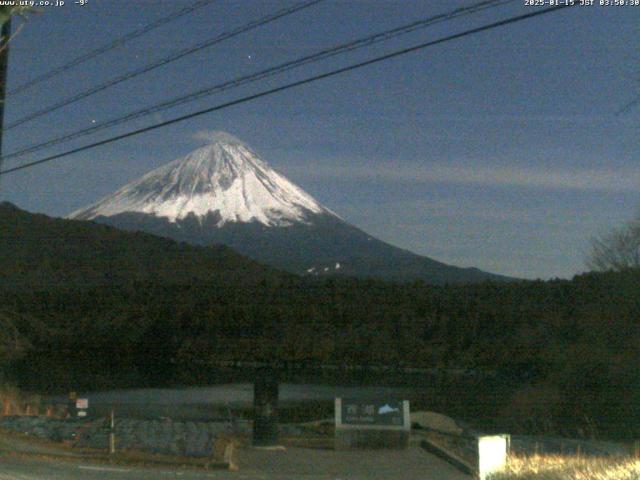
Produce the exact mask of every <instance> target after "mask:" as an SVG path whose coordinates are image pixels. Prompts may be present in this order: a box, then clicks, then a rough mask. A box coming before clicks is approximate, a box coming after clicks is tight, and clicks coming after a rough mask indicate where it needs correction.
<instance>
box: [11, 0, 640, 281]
mask: <svg viewBox="0 0 640 480" xmlns="http://www.w3.org/2000/svg"><path fill="white" fill-rule="evenodd" d="M190 3H191V2H187V1H151V0H132V1H124V0H117V1H116V0H88V3H87V4H86V5H84V6H79V5H74V4H73V0H67V2H66V5H65V6H63V7H43V8H42V13H41V14H38V15H32V16H30V17H29V20H28V21H27V22H26V23H25V24H24V26H23V27H22V29H21V31H20V32H19V33H18V34H17V35H16V36H15V38H14V39H13V41H12V44H11V51H10V60H9V63H10V66H9V79H8V88H9V89H11V88H14V87H15V86H18V85H20V84H21V83H23V82H25V81H27V80H29V79H31V78H33V77H35V76H37V75H39V74H41V73H44V72H46V71H48V70H50V69H51V68H54V67H57V66H59V65H62V64H64V63H65V62H67V61H69V60H71V59H73V58H74V57H76V56H78V55H81V54H83V53H85V52H87V51H89V50H91V49H94V48H96V47H99V46H101V45H103V44H105V43H109V42H110V41H112V40H113V39H115V38H117V37H119V36H121V35H124V34H125V33H127V32H129V31H131V30H134V29H136V28H139V27H141V26H143V25H146V24H148V23H150V22H152V21H153V20H154V19H158V18H160V17H162V16H165V15H167V14H168V13H169V12H171V11H174V10H177V9H179V8H180V6H186V5H189V4H190ZM293 3H294V2H293V1H290V0H287V1H279V0H278V1H276V0H273V1H251V0H227V1H224V0H219V1H217V2H213V3H212V4H210V5H208V6H206V7H204V8H202V9H200V10H198V11H197V12H195V13H192V14H190V15H187V16H184V17H182V18H180V19H178V20H176V21H174V22H172V23H170V24H168V25H165V26H163V27H162V28H159V29H157V30H155V31H153V32H151V33H150V34H148V35H145V36H143V37H140V38H138V39H136V40H135V41H132V42H130V43H128V44H127V45H126V46H124V47H121V48H118V49H116V50H113V51H111V52H109V53H107V54H105V55H102V56H99V57H97V58H96V59H94V60H92V61H90V62H87V63H85V64H83V65H81V66H79V67H77V68H74V69H72V70H70V71H69V72H67V73H66V74H64V75H61V76H59V77H56V78H54V79H51V80H48V81H47V82H45V83H43V84H41V85H38V86H37V87H34V88H32V89H30V90H28V91H26V92H24V93H21V94H17V95H13V96H10V97H9V98H8V99H7V101H6V112H5V115H6V117H5V124H6V123H10V122H12V121H15V120H17V119H19V118H21V117H23V116H25V115H27V114H29V113H31V112H33V111H36V110H39V109H41V108H43V107H46V106H48V105H50V104H52V103H55V102H57V101H59V100H61V99H64V98H66V97H68V96H71V95H73V94H75V93H78V92H80V91H83V90H85V89H87V88H90V87H91V86H93V85H96V84H98V83H101V82H103V81H105V80H108V79H110V78H112V77H115V76H117V75H119V74H121V73H123V72H126V71H129V70H132V69H135V68H137V67H139V66H142V65H144V64H145V63H148V62H150V61H152V60H155V59H158V58H161V57H163V56H165V55H167V54H169V53H170V52H172V51H175V50H177V49H180V48H184V47H187V46H190V45H192V44H195V43H198V42H201V41H204V40H206V39H208V38H210V37H213V36H215V35H216V34H218V33H220V32H222V31H226V30H230V29H233V28H235V27H237V26H240V25H243V24H246V23H247V22H249V21H252V20H255V19H257V18H260V17H262V16H264V15H267V14H268V13H270V12H273V11H275V10H277V9H280V8H283V7H286V6H288V5H292V4H293ZM470 3H472V2H469V1H466V2H463V1H452V0H451V1H440V0H433V1H426V0H424V1H408V0H407V1H404V0H403V1H400V0H395V1H392V0H375V1H374V0H349V1H345V0H325V1H324V2H322V3H320V4H318V5H315V6H313V7H310V8H308V9H306V10H304V11H301V12H298V13H296V14H293V15H291V16H289V17H286V18H284V19H281V20H279V21H277V22H274V23H272V24H270V25H267V26H264V27H261V28H259V29H256V30H254V31H252V32H249V33H247V34H244V35H241V36H239V37H236V38H234V39H231V40H228V41H225V42H224V43H221V44H219V45H217V46H214V47H212V48H209V49H206V50H204V51H201V52H199V53H197V54H195V55H192V56H189V57H187V58H184V59H181V60H179V61H176V62H174V63H172V64H169V65H166V66H164V67H161V68H159V69H157V70H155V71H153V72H151V73H150V74H147V75H144V76H143V77H139V78H137V79H134V80H131V81H128V82H124V83H122V84H120V85H118V86H115V87H113V88H110V89H107V90H105V91H104V92H101V93H99V94H97V95H95V96H92V97H90V98H87V99H85V100H82V101H80V102H78V103H76V104H74V105H71V106H68V107H65V108H63V109H61V110H59V111H57V112H54V113H52V114H50V115H47V116H43V117H41V118H39V119H37V120H35V121H32V122H29V123H26V124H25V125H22V126H20V127H17V128H15V129H12V130H9V131H7V132H6V133H5V140H4V142H5V144H4V146H3V150H4V153H11V152H13V151H15V150H18V149H20V148H22V147H25V146H29V145H31V144H34V143H38V142H41V141H44V140H48V139H50V138H53V137H56V136H59V135H61V134H64V133H67V132H72V131H75V130H78V129H81V128H85V127H88V126H91V125H92V122H94V121H95V122H100V121H103V120H107V119H110V118H114V117H117V116H120V115H123V114H125V113H128V112H130V111H132V110H135V109H138V108H142V107H145V106H148V105H153V104H155V103H158V102H161V101H163V100H166V99H169V98H173V97H174V96H177V95H181V94H186V93H189V92H190V91H192V90H197V89H199V88H203V87H206V86H209V85H215V84H217V83H220V82H222V81H225V80H228V79H231V78H235V77H238V76H241V75H245V74H248V73H252V72H254V71H257V70H259V69H262V68H266V67H268V66H271V65H274V64H277V63H281V62H284V61H286V60H290V59H293V58H296V57H299V56H302V55H305V54H309V53H312V52H314V51H316V50H319V49H321V48H323V47H328V46H332V45H335V44H338V43H341V42H346V41H349V40H352V39H356V38H358V37H362V36H365V35H367V34H371V33H374V32H378V31H382V30H385V29H389V28H393V27H395V26H399V25H402V24H405V23H409V22H411V21H415V20H418V19H420V18H423V17H427V16H430V15H434V14H437V13H442V12H445V11H447V10H451V9H453V8H454V7H456V6H460V5H468V4H470ZM595 3H596V4H597V3H599V2H598V0H596V2H595ZM535 8H537V7H529V6H526V5H525V0H520V1H515V2H512V3H510V4H509V5H506V6H502V7H499V8H496V9H492V10H488V11H486V12H483V13H480V14H477V15H473V16H470V17H465V18H463V19H456V20H453V21H450V22H446V23H441V24H438V25H436V26H434V27H432V28H428V29H425V30H420V31H418V32H414V33H412V34H409V35H406V36H404V37H401V38H399V39H395V40H393V41H390V42H387V43H384V44H380V45H377V46H374V47H372V48H368V49H364V50H361V51H358V52H354V53H351V54H347V55H343V56H340V57H337V58H334V59H330V60H327V61H324V62H320V63H318V64H315V65H312V66H307V67H304V68H301V69H298V70H295V71H293V72H289V73H287V74H284V75H281V76H278V77H274V78H272V79H270V80H267V81H263V82H260V83H257V84H252V85H248V86H244V87H241V88H238V89H235V90H230V91H227V92H224V93H222V94H217V95H213V96H211V97H207V98H204V99H200V100H198V101H196V102H193V103H190V104H187V105H183V106H180V107H177V108H174V109H172V110H169V111H166V112H162V113H159V114H154V115H152V116H150V117H148V118H144V119H139V120H136V121H134V122H132V123H130V124H126V125H122V126H119V127H116V128H113V129H110V130H106V131H103V132H101V133H99V134H96V135H93V136H91V137H86V138H84V139H82V140H75V141H73V142H70V143H68V144H65V145H61V146H58V147H55V148H52V149H50V150H46V151H42V152H39V153H35V154H32V155H29V156H25V157H22V158H20V159H16V160H11V161H8V162H7V163H6V164H5V165H4V167H5V168H9V167H12V166H15V165H18V164H19V163H22V162H26V161H30V160H37V159H38V158H41V157H42V156H44V155H47V154H51V153H57V152H62V151H64V150H67V149H69V148H72V147H75V146H80V145H83V144H85V143H89V142H91V141H95V140H99V139H102V138H107V137H109V136H112V135H114V134H118V133H123V132H126V131H128V130H131V129H134V128H139V127H142V126H146V125H150V124H152V123H156V122H158V121H161V120H166V119H169V118H173V117H175V116H178V115H181V114H185V113H188V112H191V111H194V110H198V109H202V108H206V107H207V106H212V105H215V104H218V103H223V102H224V101H229V100H233V99H235V98H239V97H242V96H245V95H249V94H252V93H255V92H258V91H261V90H263V89H267V88H271V87H274V86H277V85H280V84H283V83H286V82H289V81H294V80H297V79H301V78H304V77H307V76H310V75H313V74H317V73H321V72H323V71H327V70H330V69H333V68H337V67H340V66H344V65H348V64H350V63H354V62H357V61H361V60H364V59H367V58H371V57H374V56H377V55H380V54H383V53H386V52H390V51H392V50H395V49H398V48H401V47H406V46H409V45H413V44H417V43H422V42H425V41H427V40H429V39H435V38H438V37H441V36H446V35H450V34H453V33H456V32H459V31H462V30H464V29H467V28H472V27H475V26H479V25H482V24H484V23H489V22H491V21H495V20H498V19H503V18H507V17H509V16H513V15H517V14H522V13H526V12H531V11H534V9H535ZM21 23H22V22H21V21H19V20H18V21H15V22H14V25H13V27H14V31H15V30H16V28H17V27H18V26H19V25H20V24H21ZM639 26H640V6H638V7H630V6H627V7H617V6H608V7H605V6H592V7H574V8H570V9H564V10H562V11H559V12H554V13H551V14H549V15H545V16H542V17H538V18H533V19H531V20H527V21H525V22H522V23H516V24H513V25H508V26H505V27H502V28H499V29H495V30H492V31H489V32H483V33H479V34H477V35H473V36H469V37H465V38H463V39H460V40H455V41H452V42H448V43H445V44H441V45H438V46H436V47H433V48H429V49H426V50H423V51H420V52H416V53H412V54H409V55H406V56H403V57H400V58H396V59H393V60H389V61H387V62H383V63H380V64H377V65H374V66H370V67H366V68H363V69H360V70H357V71H353V72H350V73H348V74H345V75H341V76H338V77H333V78H331V79H327V80H323V81H320V82H316V83H313V84H309V85H305V86H302V87H299V88H296V89H292V90H288V91H286V92H282V93H279V94H276V95H273V96H270V97H267V98H262V99H259V100H256V101H253V102H249V103H245V104H242V105H238V106H235V107H231V108H228V109H225V110H222V111H219V112H215V113H212V114H208V115H205V116H202V117H198V118H196V119H192V120H190V121H187V122H183V123H180V124H177V125H173V126H170V127H167V128H163V129H159V130H155V131H153V132H151V133H147V134H144V135H141V136H138V137H134V138H130V139H127V140H124V141H121V142H118V143H114V144H111V145H107V146H103V147H99V148H96V149H94V150H91V151H88V152H84V153H80V154H76V155H72V156H69V157H66V158H64V159H62V160H58V161H55V162H51V163H49V164H46V165H42V166H38V167H34V168H31V169H28V170H24V171H21V172H18V173H14V174H10V175H6V176H3V177H0V200H8V201H11V202H13V203H15V204H17V205H18V206H19V207H21V208H24V209H26V210H29V211H33V212H43V213H46V214H48V215H52V216H64V215H66V214H68V213H70V212H71V211H73V210H75V209H78V208H80V207H82V206H84V205H86V204H89V203H92V202H94V201H96V200H98V199H99V198H101V197H102V196H104V195H106V194H108V193H110V192H112V191H113V190H115V189H116V188H118V187H120V186H121V185H123V184H125V183H127V182H129V181H131V180H133V179H135V178H137V177H139V176H140V175H142V174H143V173H146V172H147V171H149V170H151V169H153V168H156V167H158V166H160V165H163V164H164V163H167V162H169V161H171V160H173V159H174V158H177V157H179V156H182V155H185V154H186V153H188V152H189V151H191V150H193V149H194V148H197V147H198V146H199V145H201V144H202V140H200V139H199V138H200V137H201V136H202V135H201V134H202V132H205V131H209V130H224V131H227V132H229V133H231V134H233V135H235V136H237V137H239V138H241V139H242V140H244V141H245V142H247V143H248V144H250V145H251V146H252V147H253V149H254V150H256V152H257V153H258V154H260V155H261V156H262V158H263V159H264V160H266V161H267V162H269V163H270V164H271V165H272V166H273V167H274V168H276V169H277V170H279V171H280V172H281V173H283V174H284V175H285V176H287V177H288V178H290V179H291V180H292V181H294V182H295V183H297V184H298V185H299V186H301V187H302V188H303V189H304V190H306V191H307V192H309V193H310V194H311V195H313V196H314V197H315V198H316V199H317V200H318V201H320V202H321V203H323V204H324V205H326V206H327V207H328V208H330V209H331V210H333V211H335V212H336V213H338V214H339V215H340V216H341V217H342V218H344V219H345V220H347V221H348V222H350V223H352V224H354V225H356V226H358V227H360V228H362V229H364V230H365V231H367V232H369V233H370V234H372V235H374V236H376V237H378V238H380V239H382V240H385V241H387V242H390V243H392V244H394V245H397V246H400V247H403V248H407V249H409V250H412V251H414V252H416V253H419V254H423V255H427V256H430V257H432V258H435V259H437V260H440V261H444V262H447V263H450V264H454V265H458V266H476V267H478V268H481V269H484V270H488V271H491V272H496V273H501V274H505V275H512V276H518V277H524V278H553V277H562V278H569V277H571V276H573V275H575V274H577V273H579V272H582V271H584V270H585V268H586V267H585V264H584V260H585V255H586V253H587V251H588V247H589V241H590V238H592V237H593V236H596V235H599V234H602V233H603V232H606V231H608V230H609V229H611V228H612V227H614V226H618V225H621V224H622V223H623V222H625V221H627V220H629V219H630V218H632V217H633V216H634V214H635V213H636V212H637V211H638V208H640V189H639V188H638V187H639V186H640V163H639V160H640V159H639V158H638V153H639V147H640V136H639V135H638V119H639V116H640V107H636V108H635V109H631V110H629V111H627V112H625V113H623V114H619V113H618V112H619V111H620V110H621V109H623V108H624V107H625V105H627V104H629V103H630V102H632V101H633V100H634V98H636V97H637V96H638V95H640V48H639V47H640V40H639V38H640V35H639V33H640V32H639V29H638V27H639Z"/></svg>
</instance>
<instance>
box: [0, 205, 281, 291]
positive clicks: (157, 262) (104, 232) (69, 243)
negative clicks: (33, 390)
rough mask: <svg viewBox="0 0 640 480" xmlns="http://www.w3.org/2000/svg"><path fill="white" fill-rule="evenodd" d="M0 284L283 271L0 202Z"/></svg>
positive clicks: (180, 280)
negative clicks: (29, 211) (36, 213)
mask: <svg viewBox="0 0 640 480" xmlns="http://www.w3.org/2000/svg"><path fill="white" fill-rule="evenodd" d="M0 268H1V269H2V270H1V273H0V285H5V286H12V285H13V286H20V285H28V286H30V287H34V286H45V285H47V286H72V285H75V286H89V285H125V284H132V283H153V284H157V285H193V284H216V283H221V282H222V283H225V284H235V283H245V282H247V283H251V284H252V283H258V282H261V281H267V280H278V279H280V278H285V277H286V275H284V274H280V273H279V272H277V271H276V270H274V269H271V268H268V267H264V266H262V265H260V264H258V263H256V262H253V261H251V260H248V259H247V258H245V257H242V256H240V255H238V254H236V253H235V252H233V250H231V249H230V248H228V247H224V246H213V247H206V248H205V247H194V246H190V245H187V244H184V243H178V242H174V241H171V240H167V239H163V238H160V237H155V236H153V235H149V234H145V233H139V232H133V233H131V232H122V231H120V230H117V229H115V228H112V227H107V226H104V225H98V224H92V223H89V222H81V221H74V220H63V219H57V218H50V217H47V216H45V215H35V214H31V213H28V212H25V211H23V210H20V209H18V208H17V207H15V206H13V205H11V204H9V203H2V204H0Z"/></svg>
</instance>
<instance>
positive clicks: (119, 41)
mask: <svg viewBox="0 0 640 480" xmlns="http://www.w3.org/2000/svg"><path fill="white" fill-rule="evenodd" d="M215 1H217V0H197V1H196V2H195V3H193V4H192V5H190V6H188V7H184V8H182V9H180V10H177V11H174V12H172V13H170V14H169V15H167V16H166V17H162V18H160V19H158V20H156V21H155V22H152V23H150V24H148V25H145V26H144V27H142V28H139V29H137V30H133V31H132V32H129V33H127V34H126V35H123V36H122V37H119V38H116V39H115V40H113V41H112V42H110V43H107V44H105V45H103V46H101V47H98V48H96V49H94V50H91V51H89V52H87V53H85V54H84V55H81V56H79V57H76V58H74V59H73V60H71V61H70V62H68V63H65V64H64V65H61V66H59V67H57V68H54V69H53V70H50V71H48V72H46V73H43V74H42V75H39V76H37V77H35V78H33V79H31V80H28V81H26V82H24V83H23V84H21V85H18V86H17V87H15V88H13V89H12V90H9V92H8V93H7V96H11V95H16V94H18V93H21V92H24V91H25V90H28V89H29V88H31V87H33V86H34V85H37V84H39V83H42V82H44V81H45V80H49V79H51V78H53V77H55V76H57V75H60V74H61V73H64V72H66V71H67V70H70V69H72V68H73V67H77V66H78V65H80V64H82V63H85V62H88V61H89V60H91V59H93V58H95V57H97V56H99V55H102V54H103V53H107V52H109V51H111V50H113V49H115V48H118V47H120V46H122V45H124V44H125V43H127V42H130V41H131V40H133V39H135V38H138V37H140V36H142V35H144V34H145V33H148V32H150V31H152V30H155V29H156V28H158V27H161V26H163V25H166V24H167V23H169V22H172V21H174V20H177V19H178V18H181V17H184V16H185V15H187V14H189V13H191V12H194V11H196V10H198V9H200V8H202V7H205V6H207V5H209V4H210V3H213V2H215Z"/></svg>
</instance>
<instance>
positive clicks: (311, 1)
mask: <svg viewBox="0 0 640 480" xmlns="http://www.w3.org/2000/svg"><path fill="white" fill-rule="evenodd" d="M323 1H324V0H306V1H304V2H300V3H297V4H295V5H293V6H291V7H288V8H284V9H282V10H278V11H277V12H275V13H272V14H270V15H267V16H266V17H262V18H260V19H258V20H254V21H252V22H250V23H248V24H246V25H243V26H240V27H238V28H235V29H233V30H230V31H228V32H223V33H221V34H220V35H216V36H215V37H213V38H211V39H209V40H206V41H204V42H201V43H199V44H197V45H195V46H193V47H188V48H185V49H183V50H180V51H178V52H175V53H173V54H171V55H169V56H167V57H164V58H161V59H160V60H156V61H155V62H152V63H150V64H148V65H146V66H144V67H142V68H139V69H137V70H133V71H131V72H128V73H125V74H123V75H120V76H119V77H116V78H113V79H111V80H108V81H106V82H104V83H101V84H100V85H97V86H95V87H92V88H90V89H88V90H85V91H84V92H80V93H78V94H77V95H74V96H73V97H69V98H67V99H65V100H62V101H60V102H58V103H54V104H53V105H50V106H48V107H46V108H44V109H42V110H38V111H36V112H33V113H30V114H29V115H27V116H25V117H22V118H21V119H19V120H16V121H14V122H13V123H10V124H9V125H7V126H6V127H5V129H4V130H5V131H7V130H11V129H12V128H15V127H17V126H19V125H22V124H24V123H27V122H30V121H31V120H35V119H36V118H38V117H41V116H43V115H46V114H48V113H51V112H54V111H56V110H58V109H60V108H62V107H66V106H67V105H71V104H72V103H75V102H77V101H79V100H82V99H84V98H87V97H90V96H91V95H95V94H96V93H98V92H102V91H103V90H106V89H107V88H110V87H113V86H114V85H117V84H119V83H122V82H124V81H126V80H131V79H132V78H135V77H138V76H140V75H142V74H144V73H148V72H150V71H152V70H155V69H156V68H159V67H162V66H164V65H167V64H169V63H171V62H175V61H176V60H179V59H181V58H184V57H186V56H188V55H191V54H193V53H196V52H199V51H200V50H203V49H205V48H208V47H211V46H213V45H216V44H218V43H220V42H223V41H224V40H228V39H229V38H233V37H236V36H238V35H240V34H242V33H245V32H248V31H249V30H253V29H255V28H258V27H261V26H263V25H266V24H268V23H271V22H274V21H276V20H278V19H280V18H282V17H286V16H287V15H291V14H293V13H296V12H298V11H300V10H303V9H305V8H309V7H311V6H313V5H315V4H317V3H320V2H323Z"/></svg>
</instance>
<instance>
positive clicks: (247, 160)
mask: <svg viewBox="0 0 640 480" xmlns="http://www.w3.org/2000/svg"><path fill="white" fill-rule="evenodd" d="M209 140H210V143H209V144H208V145H207V146H205V147H202V148H200V149H198V150H195V151H194V152H191V153H190V154H188V155H187V156H186V157H184V158H180V159H178V160H174V161H173V162H171V163H168V164H167V165H165V166H163V167H160V168H158V169H156V170H153V171H152V172H150V173H148V174H146V175H144V176H143V177H141V178H140V179H138V180H135V181H133V182H132V183H130V184H128V185H125V186H124V187H122V188H120V189H119V190H117V191H116V192H114V193H113V194H111V195H109V196H107V197H105V198H103V199H102V200H99V201H98V202H97V203H95V204H93V205H91V206H89V207H86V208H83V209H80V210H78V211H76V212H74V213H72V214H71V215H69V218H72V219H78V220H93V221H96V222H100V223H106V224H109V225H112V226H114V227H117V228H121V229H123V230H140V231H145V232H148V233H152V234H155V235H159V236H163V237H169V238H172V239H174V240H178V241H182V242H187V243H191V244H195V245H212V244H224V245H227V246H229V247H231V248H233V249H234V250H236V251H237V252H239V253H241V254H243V255H246V256H247V257H250V258H252V259H254V260H258V261H260V262H263V263H265V264H268V265H272V266H275V267H277V268H280V269H282V270H287V271H290V272H293V273H297V274H300V275H311V276H318V275H329V274H339V275H348V276H355V277H371V278H383V279H392V280H401V281H404V280H417V279H420V280H425V281H427V282H430V283H469V282H477V281H484V280H507V279H506V278H504V277H500V276H498V275H493V274H490V273H486V272H482V271H480V270H478V269H476V268H458V267H453V266H450V265H446V264H444V263H441V262H438V261H436V260H432V259H430V258H428V257H423V256H420V255H416V254H415V253H412V252H409V251H407V250H403V249H400V248H397V247H394V246H393V245H389V244H388V243H385V242H383V241H381V240H378V239H376V238H374V237H372V236H371V235H369V234H367V233H366V232H363V231H362V230H360V229H358V228H356V227H354V226H353V225H349V224H348V223H347V222H345V221H344V220H342V219H341V218H340V217H338V216H337V215H336V214H335V213H333V212H332V211H330V210H329V209H327V208H326V207H323V206H322V205H321V204H320V203H318V202H317V201H316V200H314V199H313V198H312V197H311V196H310V195H309V194H307V193H305V192H304V191H303V190H302V189H301V188H299V187H297V186H296V185H294V184H293V183H291V182H290V181H289V180H287V179H286V178H285V177H284V176H283V175H281V174H279V173H277V172H276V171H274V170H273V169H272V168H271V167H269V165H267V163H266V162H264V161H263V160H261V159H260V158H259V157H258V155H256V153H255V152H254V151H253V150H252V149H251V148H250V147H248V146H247V145H246V144H244V143H243V142H241V141H240V140H238V139H236V138H234V137H232V136H230V135H228V134H224V133H216V134H215V135H214V136H213V138H209Z"/></svg>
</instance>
